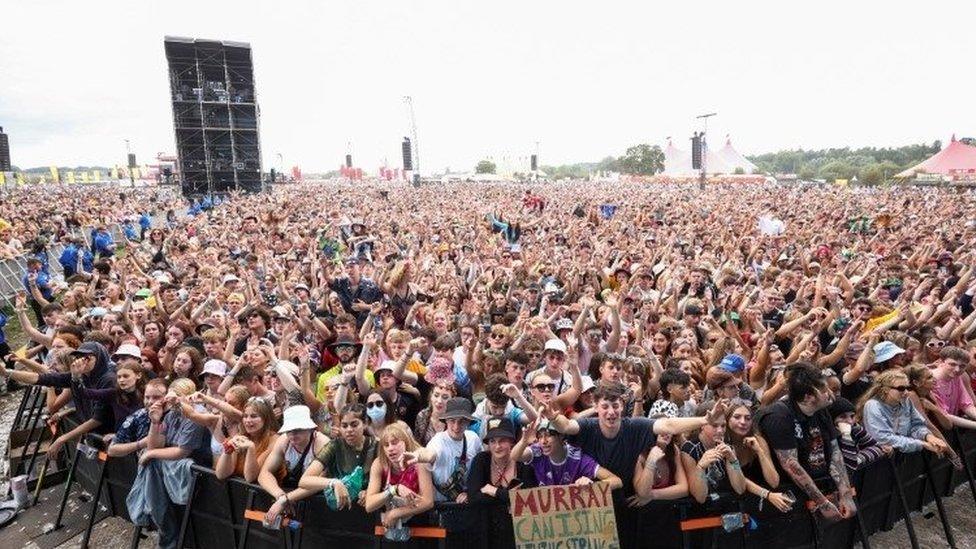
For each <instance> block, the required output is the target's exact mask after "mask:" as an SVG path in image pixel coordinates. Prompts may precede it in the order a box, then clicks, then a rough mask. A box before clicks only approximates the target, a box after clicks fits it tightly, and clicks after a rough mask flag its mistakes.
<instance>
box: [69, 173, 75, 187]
mask: <svg viewBox="0 0 976 549" xmlns="http://www.w3.org/2000/svg"><path fill="white" fill-rule="evenodd" d="M74 183H75V172H72V171H69V172H68V184H69V185H74Z"/></svg>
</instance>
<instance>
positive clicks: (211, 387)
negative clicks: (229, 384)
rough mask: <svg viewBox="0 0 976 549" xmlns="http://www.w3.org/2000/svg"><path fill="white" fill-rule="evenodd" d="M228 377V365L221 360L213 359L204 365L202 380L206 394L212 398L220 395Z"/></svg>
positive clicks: (201, 374)
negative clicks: (225, 378)
mask: <svg viewBox="0 0 976 549" xmlns="http://www.w3.org/2000/svg"><path fill="white" fill-rule="evenodd" d="M226 375H227V363H226V362H224V361H223V360H220V359H219V358H211V359H209V360H207V361H206V362H204V363H203V370H202V371H201V372H200V380H201V381H202V382H203V386H204V389H203V390H204V392H205V393H207V394H208V395H210V396H213V397H216V396H218V395H219V393H218V390H219V388H220V384H221V382H222V381H224V376H226Z"/></svg>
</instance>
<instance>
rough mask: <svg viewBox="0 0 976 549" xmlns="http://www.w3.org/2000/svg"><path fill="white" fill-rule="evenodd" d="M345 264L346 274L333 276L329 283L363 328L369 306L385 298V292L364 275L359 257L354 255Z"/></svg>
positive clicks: (359, 326) (358, 326)
mask: <svg viewBox="0 0 976 549" xmlns="http://www.w3.org/2000/svg"><path fill="white" fill-rule="evenodd" d="M345 265H346V271H345V276H341V277H336V278H333V279H331V280H329V281H328V284H327V285H328V287H329V289H330V290H332V291H333V292H335V293H336V295H338V296H339V302H340V303H342V308H343V309H345V311H346V312H347V313H349V314H351V315H353V316H354V317H356V326H357V328H361V327H362V325H363V323H364V322H366V318H367V317H368V316H369V306H370V305H371V304H373V303H376V302H377V301H379V300H381V299H383V292H382V291H381V290H380V288H379V286H377V285H376V283H375V282H373V281H372V280H370V279H368V278H366V277H364V276H363V273H362V269H361V267H360V260H359V258H357V257H356V256H352V257H350V258H348V259H346V262H345Z"/></svg>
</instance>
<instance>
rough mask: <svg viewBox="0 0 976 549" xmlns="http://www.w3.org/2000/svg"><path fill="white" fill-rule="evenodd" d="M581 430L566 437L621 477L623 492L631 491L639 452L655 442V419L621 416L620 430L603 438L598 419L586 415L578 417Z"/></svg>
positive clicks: (632, 490)
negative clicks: (582, 417)
mask: <svg viewBox="0 0 976 549" xmlns="http://www.w3.org/2000/svg"><path fill="white" fill-rule="evenodd" d="M577 422H578V423H579V426H580V431H579V433H578V434H577V435H575V436H571V437H569V442H570V443H571V444H573V445H575V446H579V447H580V449H581V450H583V453H584V454H587V455H589V456H590V457H592V458H593V459H595V460H596V462H597V463H599V464H600V467H606V468H607V469H608V470H609V471H610V472H611V473H613V474H615V475H617V476H618V477H620V479H621V480H623V483H624V489H623V490H618V492H624V493H625V494H627V495H629V494H632V493H633V492H634V465H636V464H637V459H638V458H639V457H640V455H641V454H642V453H643V452H644V450H647V449H648V448H650V447H651V446H653V445H654V444H655V443H656V442H657V436H656V435H655V434H654V420H653V419H646V418H634V417H625V418H623V419H621V420H620V431H619V432H618V433H617V436H615V437H614V438H606V437H604V436H603V433H602V432H601V431H600V424H599V420H598V419H596V418H586V419H580V420H577Z"/></svg>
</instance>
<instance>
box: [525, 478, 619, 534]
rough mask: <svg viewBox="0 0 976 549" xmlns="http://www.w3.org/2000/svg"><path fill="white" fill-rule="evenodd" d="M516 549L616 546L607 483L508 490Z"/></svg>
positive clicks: (614, 521) (614, 523) (614, 519)
mask: <svg viewBox="0 0 976 549" xmlns="http://www.w3.org/2000/svg"><path fill="white" fill-rule="evenodd" d="M509 498H510V501H511V503H510V506H511V507H510V511H511V514H512V525H513V526H514V528H515V545H516V546H517V547H518V548H519V549H618V548H619V547H620V542H619V541H618V540H617V520H616V518H615V517H614V515H613V498H612V497H611V495H610V485H609V484H608V483H606V482H597V483H595V484H591V485H588V486H576V485H570V486H542V487H539V488H527V489H525V490H513V491H512V492H510V493H509Z"/></svg>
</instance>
